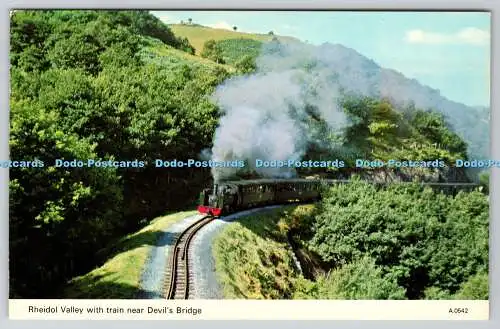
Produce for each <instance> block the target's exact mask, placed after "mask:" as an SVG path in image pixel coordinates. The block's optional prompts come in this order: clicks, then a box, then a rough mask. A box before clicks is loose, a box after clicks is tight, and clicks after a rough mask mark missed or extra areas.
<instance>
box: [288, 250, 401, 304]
mask: <svg viewBox="0 0 500 329" xmlns="http://www.w3.org/2000/svg"><path fill="white" fill-rule="evenodd" d="M315 286H316V288H315V289H314V288H313V289H311V288H309V289H311V290H312V291H311V292H313V293H312V294H311V293H307V292H306V293H304V292H303V291H301V290H299V291H297V292H296V295H295V298H314V299H348V300H349V299H357V300H359V299H405V290H404V289H403V288H401V287H400V286H398V284H397V282H396V281H394V280H390V279H387V278H385V277H384V275H383V271H382V269H381V268H380V267H378V266H377V265H375V262H374V261H373V259H370V258H368V257H364V258H362V259H360V260H358V261H356V262H354V263H351V264H347V265H345V266H343V267H341V268H339V269H336V270H333V271H332V272H330V273H328V275H326V276H323V277H320V278H318V280H317V281H316V282H315Z"/></svg>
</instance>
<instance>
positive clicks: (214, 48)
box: [201, 39, 224, 64]
mask: <svg viewBox="0 0 500 329" xmlns="http://www.w3.org/2000/svg"><path fill="white" fill-rule="evenodd" d="M201 57H205V58H208V59H211V60H213V61H214V62H216V63H218V64H224V59H223V57H222V49H221V48H220V47H219V46H218V44H217V43H216V42H215V40H213V39H210V40H207V41H205V44H204V45H203V51H202V52H201Z"/></svg>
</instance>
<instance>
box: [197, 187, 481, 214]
mask: <svg viewBox="0 0 500 329" xmlns="http://www.w3.org/2000/svg"><path fill="white" fill-rule="evenodd" d="M349 182H351V181H350V180H342V179H307V178H297V179H254V180H240V181H226V182H220V183H218V184H214V185H213V188H205V189H203V190H202V191H201V193H200V199H199V204H198V212H200V213H203V214H208V215H212V216H215V217H218V216H221V215H227V214H230V213H234V212H237V211H241V210H245V209H250V208H256V207H263V206H269V205H276V204H287V203H305V202H314V201H317V200H319V199H320V197H321V191H322V190H323V187H324V186H328V185H332V184H346V183H349ZM423 184H424V185H428V186H431V187H432V188H437V189H439V190H441V191H443V190H444V191H446V192H452V193H454V192H457V191H458V190H463V189H466V190H472V189H475V188H476V187H478V186H479V185H478V184H474V183H423Z"/></svg>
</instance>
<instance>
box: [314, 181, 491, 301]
mask: <svg viewBox="0 0 500 329" xmlns="http://www.w3.org/2000/svg"><path fill="white" fill-rule="evenodd" d="M332 218H335V220H331V219H332ZM309 245H310V248H311V249H312V250H313V251H315V252H317V253H318V254H319V255H321V256H322V258H323V259H324V260H325V261H328V262H333V263H334V264H336V266H344V265H345V264H350V263H353V262H356V261H358V260H359V259H362V258H363V257H365V256H369V257H371V258H373V259H374V260H375V262H376V264H377V265H378V266H382V268H383V269H384V275H386V276H387V277H388V278H390V279H391V280H392V279H395V280H397V282H398V284H399V285H400V286H401V287H403V288H405V289H406V291H407V292H406V295H407V297H408V298H411V299H414V298H421V297H422V296H423V295H424V290H425V289H427V288H429V287H437V288H439V289H441V290H447V291H448V292H449V293H451V294H453V293H455V292H457V290H458V289H459V288H460V285H461V284H462V283H463V282H464V281H466V280H467V279H468V278H469V277H470V276H472V275H474V274H475V273H477V272H479V271H483V270H486V269H487V265H488V200H487V198H486V197H485V196H484V195H483V194H482V193H480V192H470V193H465V192H460V193H458V195H456V196H455V197H453V196H449V195H445V194H442V193H438V192H436V191H433V190H431V189H430V188H422V187H421V186H419V185H416V184H413V185H411V186H403V185H400V184H394V185H392V186H390V187H388V188H385V189H384V188H379V187H376V186H374V185H369V184H367V183H362V182H353V183H351V184H349V185H338V186H335V187H332V188H331V189H330V190H329V192H328V194H327V195H326V196H325V198H324V200H323V201H322V203H321V207H320V211H319V214H318V215H317V216H316V222H315V224H314V233H313V237H312V239H311V241H310V243H309Z"/></svg>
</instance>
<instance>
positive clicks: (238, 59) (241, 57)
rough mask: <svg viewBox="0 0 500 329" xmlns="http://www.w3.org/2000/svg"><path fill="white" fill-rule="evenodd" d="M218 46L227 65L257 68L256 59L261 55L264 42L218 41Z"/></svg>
mask: <svg viewBox="0 0 500 329" xmlns="http://www.w3.org/2000/svg"><path fill="white" fill-rule="evenodd" d="M216 45H217V46H218V47H219V48H220V50H221V53H222V57H223V58H224V61H225V62H226V63H228V64H231V65H235V66H242V65H245V63H248V64H246V65H247V66H248V65H250V66H253V67H255V59H256V58H257V56H259V54H260V51H261V48H262V41H258V40H253V39H244V38H238V39H224V40H219V41H216ZM238 63H239V64H238ZM245 73H246V72H245Z"/></svg>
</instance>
